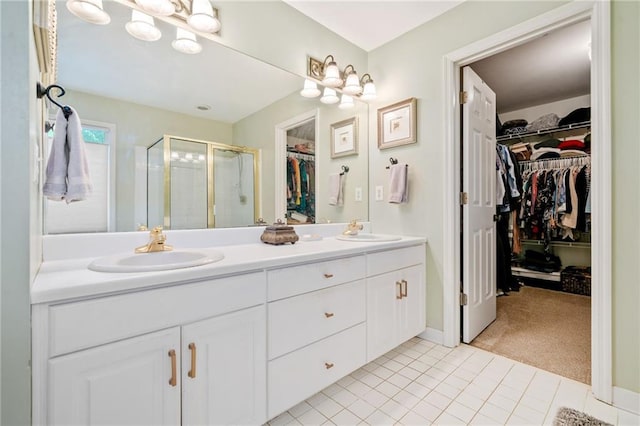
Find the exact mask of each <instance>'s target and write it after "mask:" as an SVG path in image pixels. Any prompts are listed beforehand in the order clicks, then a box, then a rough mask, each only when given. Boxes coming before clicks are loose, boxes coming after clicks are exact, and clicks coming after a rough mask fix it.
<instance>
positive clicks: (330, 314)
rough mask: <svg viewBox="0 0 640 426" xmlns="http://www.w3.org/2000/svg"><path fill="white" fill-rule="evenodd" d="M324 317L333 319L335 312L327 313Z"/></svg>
mask: <svg viewBox="0 0 640 426" xmlns="http://www.w3.org/2000/svg"><path fill="white" fill-rule="evenodd" d="M324 316H325V317H327V318H331V317H332V316H333V312H325V313H324Z"/></svg>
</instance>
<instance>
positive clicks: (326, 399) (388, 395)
mask: <svg viewBox="0 0 640 426" xmlns="http://www.w3.org/2000/svg"><path fill="white" fill-rule="evenodd" d="M562 406H565V407H570V408H575V409H577V410H580V411H584V412H586V413H587V414H590V415H592V416H594V417H597V418H599V419H601V420H603V421H606V422H608V423H611V424H613V425H621V426H622V425H640V417H639V416H637V415H634V414H631V413H628V412H626V411H623V410H618V409H616V408H614V407H612V406H610V405H607V404H605V403H602V402H600V401H598V400H596V399H595V398H594V397H593V396H592V395H591V392H590V388H589V387H588V386H587V385H585V384H583V383H579V382H575V381H573V380H570V379H566V378H564V377H560V376H557V375H555V374H552V373H549V372H546V371H543V370H540V369H537V368H534V367H531V366H528V365H524V364H521V363H519V362H516V361H512V360H510V359H507V358H504V357H502V356H499V355H494V354H492V353H489V352H486V351H483V350H481V349H478V348H474V347H471V346H467V345H460V346H458V347H457V348H453V349H451V348H446V347H444V346H440V345H437V344H434V343H431V342H428V341H425V340H422V339H419V338H414V339H411V340H409V341H408V342H406V343H404V344H402V345H401V346H399V347H398V348H396V349H394V350H392V351H390V352H388V353H387V354H385V355H383V356H381V357H380V358H378V359H376V360H375V361H373V362H370V363H369V364H367V365H365V366H364V367H362V368H361V369H359V370H357V371H354V372H353V373H352V374H350V375H348V376H346V377H344V378H343V379H341V380H339V381H338V382H337V383H335V384H333V385H331V386H329V387H328V388H326V389H324V390H323V391H322V392H319V393H317V394H315V395H314V396H312V397H311V398H309V399H307V400H306V401H304V402H302V403H300V404H298V405H297V406H295V407H293V408H291V409H290V410H289V411H287V412H285V413H283V414H281V415H279V416H278V417H276V418H274V419H272V420H271V421H269V423H268V424H269V425H271V426H282V425H430V424H434V425H499V424H505V425H551V424H552V422H553V418H554V416H555V413H556V411H557V409H558V408H559V407H562Z"/></svg>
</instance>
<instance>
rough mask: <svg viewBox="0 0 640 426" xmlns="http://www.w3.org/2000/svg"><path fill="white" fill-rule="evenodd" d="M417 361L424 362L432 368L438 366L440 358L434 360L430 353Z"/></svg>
mask: <svg viewBox="0 0 640 426" xmlns="http://www.w3.org/2000/svg"><path fill="white" fill-rule="evenodd" d="M417 361H420V362H424V363H425V364H427V365H428V366H430V367H432V366H434V365H436V364H437V363H438V362H439V361H440V360H439V359H438V358H434V357H432V356H431V355H429V354H428V353H426V354H424V355H422V356H421V357H420V358H418V359H417Z"/></svg>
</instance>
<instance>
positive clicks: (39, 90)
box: [36, 82, 72, 118]
mask: <svg viewBox="0 0 640 426" xmlns="http://www.w3.org/2000/svg"><path fill="white" fill-rule="evenodd" d="M51 89H59V90H60V93H58V96H56V97H57V98H59V97H61V96H64V94H65V93H66V92H65V90H64V88H63V87H62V86H59V85H57V84H51V85H49V86H47V87H43V86H42V84H40V82H38V83H36V96H37V97H38V99H42V98H43V97H44V96H46V97H47V98H48V99H49V101H51V103H52V104H54V105H56V106H57V107H58V108H60V109H61V110H62V113H63V114H64V118H69V116H70V115H71V114H72V111H71V108H70V107H69V106H68V105H61V104H59V103H58V102H56V101H55V100H54V99H53V98H52V97H51Z"/></svg>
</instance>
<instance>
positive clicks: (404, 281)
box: [400, 280, 408, 297]
mask: <svg viewBox="0 0 640 426" xmlns="http://www.w3.org/2000/svg"><path fill="white" fill-rule="evenodd" d="M400 282H401V283H402V285H401V286H400V288H404V290H402V297H407V291H408V289H407V287H408V285H407V280H402V281H400Z"/></svg>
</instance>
